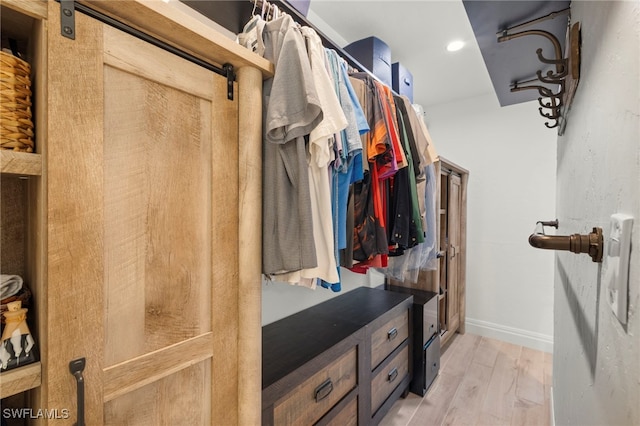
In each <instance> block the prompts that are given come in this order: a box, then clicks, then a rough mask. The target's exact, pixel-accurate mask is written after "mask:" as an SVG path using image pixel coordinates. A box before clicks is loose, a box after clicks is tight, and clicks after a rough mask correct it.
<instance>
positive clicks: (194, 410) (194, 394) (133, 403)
mask: <svg viewBox="0 0 640 426" xmlns="http://www.w3.org/2000/svg"><path fill="white" fill-rule="evenodd" d="M210 403H211V363H210V362H206V361H205V362H200V363H198V364H195V365H193V366H191V367H189V368H185V369H183V370H180V371H179V372H177V373H176V374H173V375H171V376H168V377H166V378H163V379H161V380H158V381H155V382H153V383H150V384H148V385H146V386H144V387H141V388H140V389H138V390H136V391H134V392H131V393H130V394H127V395H126V396H123V397H121V398H116V399H114V400H112V401H109V402H107V403H106V404H105V408H104V412H105V425H113V426H125V425H148V426H158V425H167V426H169V425H210V424H213V423H212V422H211V410H209V409H208V407H209V405H210Z"/></svg>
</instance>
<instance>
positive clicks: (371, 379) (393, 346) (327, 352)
mask: <svg viewBox="0 0 640 426" xmlns="http://www.w3.org/2000/svg"><path fill="white" fill-rule="evenodd" d="M412 303H413V296H412V295H409V294H402V293H396V292H390V291H386V290H382V289H372V288H368V287H360V288H358V289H355V290H353V291H350V292H348V293H346V294H344V295H341V296H338V297H336V298H333V299H331V300H328V301H326V302H323V303H321V304H318V305H316V306H313V307H311V308H308V309H305V310H303V311H301V312H298V313H296V314H294V315H291V316H289V317H286V318H283V319H281V320H279V321H276V322H274V323H271V324H268V325H265V326H264V327H263V329H262V423H263V425H272V424H276V425H282V424H295V425H313V424H317V425H326V424H334V425H341V426H343V425H370V424H377V423H379V422H380V420H381V419H382V417H384V415H385V414H386V413H387V412H388V410H389V408H391V406H392V405H393V403H394V402H395V401H396V400H397V399H398V398H399V397H400V396H401V395H402V394H406V392H407V391H408V389H409V384H410V382H411V371H412V364H411V358H412V340H411V338H410V336H411V335H412V329H413V325H412V322H411V318H412V309H413V304H412Z"/></svg>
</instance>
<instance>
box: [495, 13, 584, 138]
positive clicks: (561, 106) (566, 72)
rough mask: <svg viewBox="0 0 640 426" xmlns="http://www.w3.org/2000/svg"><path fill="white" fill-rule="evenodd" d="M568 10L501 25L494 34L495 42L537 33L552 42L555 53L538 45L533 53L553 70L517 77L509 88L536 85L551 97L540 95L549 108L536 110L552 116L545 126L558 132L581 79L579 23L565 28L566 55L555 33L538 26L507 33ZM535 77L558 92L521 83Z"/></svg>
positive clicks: (563, 126)
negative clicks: (522, 78)
mask: <svg viewBox="0 0 640 426" xmlns="http://www.w3.org/2000/svg"><path fill="white" fill-rule="evenodd" d="M567 12H569V9H563V10H560V11H557V12H553V13H550V14H549V15H546V16H543V17H540V18H537V19H534V20H532V21H529V22H525V23H523V24H519V25H515V26H512V27H510V28H507V29H503V30H501V31H498V33H497V34H496V36H497V37H498V43H502V42H505V41H509V40H513V39H516V38H519V37H526V36H540V37H544V38H546V39H547V40H549V41H550V42H551V44H552V46H553V53H554V56H553V57H552V58H547V57H545V56H544V55H543V54H542V49H541V48H538V49H537V50H536V55H537V56H538V60H539V61H540V63H542V64H546V65H554V66H555V72H554V71H553V70H549V71H546V73H545V75H543V70H542V69H539V70H537V71H536V72H535V74H536V77H537V78H536V79H533V80H527V81H520V82H518V81H516V82H514V83H512V88H511V92H517V91H520V90H531V89H534V90H536V89H537V90H538V93H540V95H541V96H542V97H544V98H550V101H549V103H547V104H543V103H542V98H539V99H538V102H539V103H540V106H541V107H543V108H548V109H551V110H552V111H551V112H543V110H542V108H539V111H540V115H541V116H543V117H545V118H550V119H552V120H555V123H549V122H546V123H545V126H547V127H548V128H554V127H559V129H558V134H559V135H562V134H563V133H564V128H565V126H566V116H567V113H568V110H569V107H570V106H571V102H572V100H573V97H574V94H575V91H576V89H577V86H578V81H579V80H580V23H579V22H576V23H575V24H573V25H572V26H571V27H570V28H569V29H568V32H567V56H566V57H565V56H564V55H563V53H562V46H561V45H560V42H559V41H558V39H557V38H556V36H555V35H553V34H552V33H550V32H548V31H544V30H538V29H532V30H525V31H519V32H515V33H510V31H513V30H515V29H519V28H522V27H525V26H529V25H532V24H536V23H539V22H541V21H544V20H547V19H553V18H555V17H556V16H558V15H561V14H563V13H567ZM534 81H539V82H540V83H543V84H548V85H558V88H559V90H558V92H557V93H554V91H553V90H552V89H550V88H548V87H546V86H542V85H530V86H521V85H522V84H525V83H531V82H534ZM567 82H568V83H567Z"/></svg>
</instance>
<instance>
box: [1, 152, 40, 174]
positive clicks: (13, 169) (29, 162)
mask: <svg viewBox="0 0 640 426" xmlns="http://www.w3.org/2000/svg"><path fill="white" fill-rule="evenodd" d="M0 172H2V173H5V174H12V175H20V176H40V175H42V156H41V155H40V154H31V153H28V152H19V151H9V150H4V149H0Z"/></svg>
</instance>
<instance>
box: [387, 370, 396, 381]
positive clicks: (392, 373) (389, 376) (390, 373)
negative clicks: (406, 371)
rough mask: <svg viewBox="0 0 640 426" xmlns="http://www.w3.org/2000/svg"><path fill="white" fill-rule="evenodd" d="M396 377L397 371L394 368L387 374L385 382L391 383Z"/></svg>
mask: <svg viewBox="0 0 640 426" xmlns="http://www.w3.org/2000/svg"><path fill="white" fill-rule="evenodd" d="M396 377H398V369H397V368H394V369H393V370H391V371H390V372H389V375H388V376H387V380H389V381H390V382H393V381H394V380H395V379H396Z"/></svg>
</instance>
